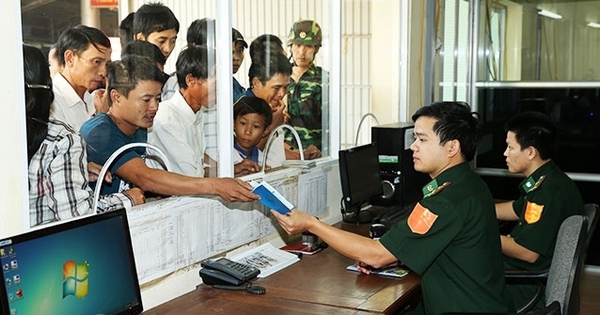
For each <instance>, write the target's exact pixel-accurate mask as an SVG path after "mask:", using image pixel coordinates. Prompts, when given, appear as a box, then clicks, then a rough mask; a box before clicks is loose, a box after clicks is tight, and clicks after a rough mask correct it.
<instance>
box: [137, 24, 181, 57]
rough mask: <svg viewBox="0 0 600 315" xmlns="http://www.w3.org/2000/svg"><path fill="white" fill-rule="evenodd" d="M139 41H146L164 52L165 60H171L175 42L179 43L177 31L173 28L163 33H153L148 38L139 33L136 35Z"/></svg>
mask: <svg viewBox="0 0 600 315" xmlns="http://www.w3.org/2000/svg"><path fill="white" fill-rule="evenodd" d="M136 39H137V40H145V41H147V42H150V43H152V44H154V45H156V46H158V48H160V51H161V52H162V54H163V56H165V58H169V56H170V55H171V53H172V52H173V49H175V42H176V41H177V31H176V30H175V29H174V28H172V29H168V30H164V31H162V32H152V33H150V34H148V37H145V36H144V35H143V34H142V33H138V34H137V35H136Z"/></svg>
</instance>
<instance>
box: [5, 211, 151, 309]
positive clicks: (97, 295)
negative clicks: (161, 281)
mask: <svg viewBox="0 0 600 315" xmlns="http://www.w3.org/2000/svg"><path fill="white" fill-rule="evenodd" d="M0 262H1V264H2V271H0V274H1V275H2V279H3V280H4V284H3V285H0V313H1V314H48V315H52V314H57V315H64V314H140V313H141V312H142V300H141V294H140V287H139V284H138V278H137V274H136V268H135V261H134V257H133V250H132V245H131V238H130V234H129V226H128V224H127V217H126V212H125V210H118V211H112V212H106V213H103V214H98V215H93V216H90V217H86V218H81V219H77V220H74V221H69V222H66V223H62V224H59V225H54V226H49V227H46V228H42V229H40V230H35V231H31V232H28V233H24V234H21V235H17V236H13V237H9V238H6V239H0Z"/></svg>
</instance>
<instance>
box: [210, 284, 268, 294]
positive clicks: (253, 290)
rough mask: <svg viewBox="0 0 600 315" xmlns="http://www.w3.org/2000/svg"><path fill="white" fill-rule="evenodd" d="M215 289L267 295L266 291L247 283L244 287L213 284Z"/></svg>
mask: <svg viewBox="0 0 600 315" xmlns="http://www.w3.org/2000/svg"><path fill="white" fill-rule="evenodd" d="M212 287H213V288H215V289H220V290H234V291H244V290H245V291H246V292H249V293H252V294H257V295H262V294H265V293H267V289H265V288H264V287H261V286H257V285H252V283H248V284H246V285H226V284H214V285H213V286H212Z"/></svg>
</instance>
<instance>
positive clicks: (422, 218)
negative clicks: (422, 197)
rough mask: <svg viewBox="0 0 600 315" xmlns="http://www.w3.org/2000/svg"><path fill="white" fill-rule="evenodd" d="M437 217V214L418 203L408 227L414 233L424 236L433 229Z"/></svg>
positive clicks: (410, 217)
mask: <svg viewBox="0 0 600 315" xmlns="http://www.w3.org/2000/svg"><path fill="white" fill-rule="evenodd" d="M437 217H438V215H437V214H435V213H433V212H431V211H429V209H427V208H425V207H423V206H422V205H421V203H417V205H416V206H415V208H414V209H413V211H412V212H411V213H410V216H409V217H408V220H407V223H408V227H409V228H410V230H411V231H412V232H413V233H416V234H421V235H423V234H425V233H427V232H429V229H431V226H433V223H434V222H435V220H436V219H437Z"/></svg>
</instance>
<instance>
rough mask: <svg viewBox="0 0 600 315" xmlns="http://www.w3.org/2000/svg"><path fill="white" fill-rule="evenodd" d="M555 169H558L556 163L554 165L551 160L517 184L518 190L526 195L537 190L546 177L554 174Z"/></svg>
mask: <svg viewBox="0 0 600 315" xmlns="http://www.w3.org/2000/svg"><path fill="white" fill-rule="evenodd" d="M556 169H558V166H557V165H556V163H554V161H553V160H550V161H548V162H547V163H545V164H544V165H542V166H540V167H538V169H537V170H535V171H534V172H533V173H532V174H531V175H529V177H527V178H525V179H524V180H523V181H522V182H521V183H520V184H519V190H520V191H521V192H522V193H525V194H528V193H530V192H532V191H534V190H536V189H538V188H539V187H540V186H541V185H542V183H543V182H544V180H545V179H546V175H548V174H550V173H552V172H554V170H556Z"/></svg>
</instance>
